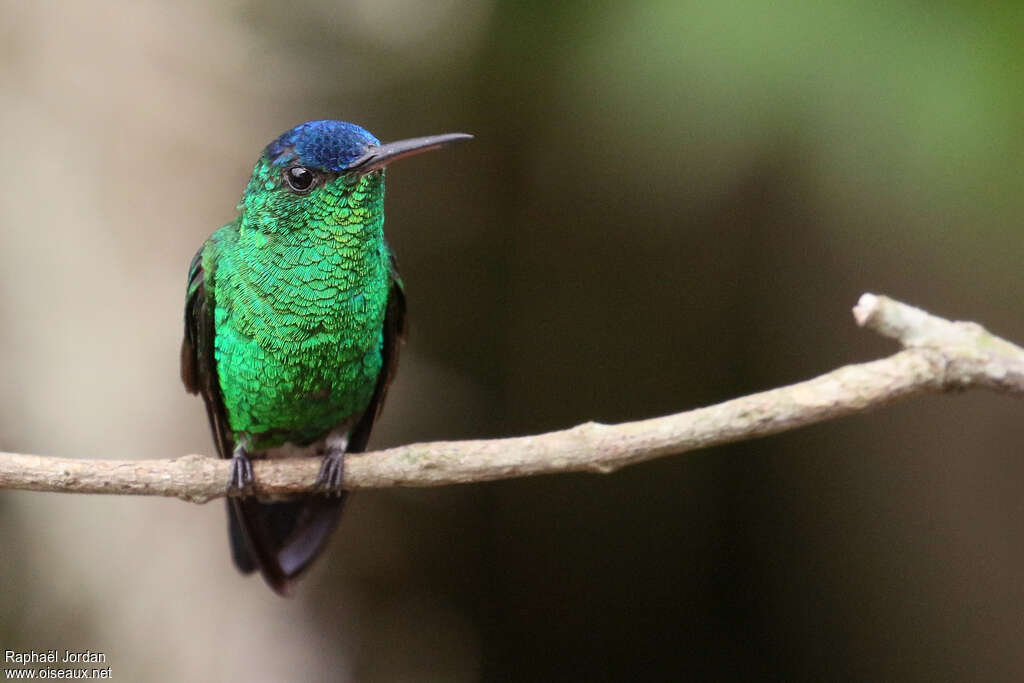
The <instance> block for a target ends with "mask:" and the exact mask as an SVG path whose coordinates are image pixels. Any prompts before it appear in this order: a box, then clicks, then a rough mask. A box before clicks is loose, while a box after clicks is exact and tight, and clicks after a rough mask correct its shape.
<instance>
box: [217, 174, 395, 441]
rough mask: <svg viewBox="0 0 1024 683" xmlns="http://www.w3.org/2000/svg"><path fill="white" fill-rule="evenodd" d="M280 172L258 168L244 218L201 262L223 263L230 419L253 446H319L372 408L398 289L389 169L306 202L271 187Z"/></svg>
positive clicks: (223, 371) (221, 336) (221, 328)
mask: <svg viewBox="0 0 1024 683" xmlns="http://www.w3.org/2000/svg"><path fill="white" fill-rule="evenodd" d="M275 175H276V176H279V175H280V169H276V168H274V167H272V166H271V165H270V164H268V163H267V162H261V163H260V164H258V165H257V168H256V170H255V172H254V174H253V181H252V182H251V183H250V184H249V188H248V189H247V191H246V194H245V197H244V198H243V201H242V204H241V206H240V209H241V211H242V213H241V216H240V217H239V220H237V221H236V222H235V223H233V224H231V225H227V226H225V227H224V228H221V229H220V230H219V231H217V233H215V234H214V236H213V238H212V239H211V240H210V241H209V242H208V243H207V246H206V248H205V249H204V254H203V264H204V269H206V270H207V271H209V270H210V265H209V264H214V263H215V264H216V280H215V282H216V285H215V294H214V298H215V300H216V301H217V305H216V308H215V314H214V315H215V318H214V320H215V327H216V344H215V358H216V362H217V372H218V376H219V379H220V387H221V392H222V394H223V397H224V404H225V407H226V409H227V412H228V420H229V423H230V425H231V428H232V430H233V431H234V432H235V436H236V439H237V438H238V437H239V436H240V435H242V434H245V435H248V436H250V437H251V438H252V447H253V448H254V449H255V450H261V449H264V448H270V447H273V446H279V445H281V444H282V443H284V442H286V441H291V442H296V443H303V442H306V441H309V440H312V439H317V438H319V437H322V436H323V435H324V434H325V433H326V432H328V431H329V430H330V429H331V428H332V427H334V426H336V425H337V424H338V423H339V422H341V421H342V419H344V418H346V417H349V416H352V415H356V414H358V413H359V412H361V411H362V410H363V409H364V408H366V405H367V404H368V403H369V400H370V397H371V396H372V394H373V390H374V387H375V385H376V382H377V376H378V375H379V374H380V370H381V346H382V344H383V335H382V330H383V323H384V313H385V309H386V306H387V299H388V293H389V291H390V289H391V281H392V267H391V255H390V252H389V250H388V247H387V244H386V243H385V242H384V235H383V224H384V213H383V200H384V179H383V171H379V172H377V173H373V174H371V175H368V176H362V177H358V178H346V177H341V178H338V179H337V180H335V181H334V182H333V183H329V184H327V185H325V186H324V187H321V188H317V189H314V190H313V191H312V192H311V193H310V194H309V195H306V196H303V197H295V196H294V195H291V196H289V195H284V194H282V193H280V192H275V191H274V190H267V189H266V187H267V185H273V184H274V183H273V180H271V179H270V178H271V177H272V176H275ZM268 217H270V219H269V220H268ZM225 302H228V303H225Z"/></svg>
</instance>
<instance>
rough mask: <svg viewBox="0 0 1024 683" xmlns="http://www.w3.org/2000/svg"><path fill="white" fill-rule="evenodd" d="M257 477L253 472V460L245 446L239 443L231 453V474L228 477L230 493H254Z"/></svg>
mask: <svg viewBox="0 0 1024 683" xmlns="http://www.w3.org/2000/svg"><path fill="white" fill-rule="evenodd" d="M253 482H255V477H253V474H252V460H250V459H249V452H248V451H247V450H246V449H245V446H244V445H242V444H238V445H237V446H235V452H234V453H232V454H231V475H230V476H229V477H228V493H229V494H235V495H239V494H240V495H247V494H251V493H252V488H253Z"/></svg>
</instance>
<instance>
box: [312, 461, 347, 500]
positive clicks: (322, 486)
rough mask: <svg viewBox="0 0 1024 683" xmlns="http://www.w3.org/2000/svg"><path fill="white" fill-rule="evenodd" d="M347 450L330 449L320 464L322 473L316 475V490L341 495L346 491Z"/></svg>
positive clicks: (314, 485)
mask: <svg viewBox="0 0 1024 683" xmlns="http://www.w3.org/2000/svg"><path fill="white" fill-rule="evenodd" d="M344 481H345V451H328V452H327V455H325V456H324V459H323V462H322V463H321V464H320V473H319V474H317V475H316V483H315V484H313V488H314V490H316V491H317V492H319V493H323V494H325V495H328V496H340V495H341V494H342V492H343V491H344V490H343V489H342V484H343V483H344Z"/></svg>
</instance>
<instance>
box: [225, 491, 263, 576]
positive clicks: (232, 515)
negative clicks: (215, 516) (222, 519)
mask: <svg viewBox="0 0 1024 683" xmlns="http://www.w3.org/2000/svg"><path fill="white" fill-rule="evenodd" d="M224 502H225V503H227V506H228V537H229V538H230V539H231V559H233V560H234V561H235V566H236V567H238V571H240V572H242V573H243V574H252V573H253V572H254V571H256V569H257V566H256V561H255V560H253V558H252V554H251V553H250V552H249V545H248V544H247V543H246V542H245V532H244V531H242V523H241V521H240V520H239V519H238V513H237V512H235V506H234V505H232V504H231V501H230V500H225V501H224Z"/></svg>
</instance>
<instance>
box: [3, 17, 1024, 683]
mask: <svg viewBox="0 0 1024 683" xmlns="http://www.w3.org/2000/svg"><path fill="white" fill-rule="evenodd" d="M1022 15H1024V9H1022V6H1021V5H1019V4H1018V3H1010V2H1005V3H981V2H954V1H952V0H947V1H939V2H931V3H920V2H908V1H906V0H894V1H892V2H886V3H883V2H867V1H863V2H857V1H854V0H847V1H840V0H833V1H831V2H822V3H803V2H786V1H783V2H768V1H765V0H761V1H756V2H733V1H728V0H726V1H723V2H715V3H696V2H681V1H679V0H676V1H667V0H662V1H639V2H627V3H621V2H610V1H607V0H597V1H593V0H592V1H590V2H582V1H580V0H570V1H568V2H561V3H548V2H537V1H532V0H531V1H524V2H495V1H488V0H446V1H444V2H440V3H429V2H420V1H419V0H357V1H355V2H324V1H322V0H305V1H300V2H292V3H270V2H267V3H260V2H253V1H246V0H232V1H226V2H217V3H212V4H208V3H205V2H200V1H198V0H188V1H186V2H179V3H170V2H167V3H162V2H155V1H153V0H143V1H142V2H137V3H117V2H113V1H111V0H99V1H96V2H83V3H66V2H54V1H49V2H48V1H46V0H42V1H39V2H33V3H24V2H14V1H13V0H9V1H7V2H4V3H2V4H0V36H2V37H0V101H2V104H3V106H2V107H0V125H2V130H3V131H4V134H3V139H4V143H3V148H4V161H3V163H2V164H0V176H2V178H0V226H2V228H0V293H2V297H0V327H2V333H0V449H3V450H8V451H17V452H25V453H40V454H53V455H65V456H78V457H83V458H90V457H112V458H165V457H174V456H178V455H181V454H184V453H211V452H212V445H211V442H210V437H209V434H208V430H207V425H206V418H205V416H204V412H203V407H202V405H201V401H199V400H198V399H196V398H194V397H190V396H187V395H186V394H185V392H184V390H183V389H182V387H181V384H180V382H179V380H178V345H179V343H180V339H181V332H182V324H181V311H182V306H183V296H184V285H185V271H186V268H187V266H188V263H189V260H190V259H191V257H192V254H193V253H194V252H195V250H196V249H197V248H198V246H199V245H200V244H201V242H202V240H203V239H205V237H206V236H207V235H208V234H209V233H210V232H211V231H212V230H214V229H215V228H216V227H217V226H219V225H221V224H222V223H225V222H227V221H228V220H230V219H231V218H232V217H233V215H234V206H235V203H236V202H237V199H238V197H239V196H240V194H241V191H242V189H243V187H244V184H245V182H246V180H247V178H248V175H249V172H250V170H251V167H252V163H253V162H254V161H255V159H256V156H257V155H258V153H259V151H260V149H261V148H262V147H263V145H265V144H266V143H267V142H268V141H270V140H271V139H273V138H274V137H275V136H277V135H278V134H279V133H280V132H282V131H284V130H286V129H288V128H290V127H291V126H293V125H295V124H297V123H299V122H301V121H304V120H308V119H316V118H339V119H343V120H350V121H354V122H357V123H359V124H361V125H363V126H365V127H367V128H369V129H370V130H371V131H373V132H374V133H375V134H376V135H377V136H378V137H380V138H381V139H397V138H403V137H410V136H415V135H424V134H430V133H439V132H445V131H456V130H464V131H469V132H473V133H475V134H476V136H477V138H476V140H475V141H473V142H472V143H471V144H468V145H462V146H459V147H457V148H455V149H451V150H447V151H445V152H444V153H439V154H432V155H427V156H424V157H420V158H417V159H415V160H410V161H407V162H402V164H399V165H397V166H395V167H394V168H393V169H392V170H391V172H390V173H389V180H388V182H389V195H388V223H387V232H388V235H389V239H390V241H391V244H392V246H393V248H394V250H395V252H396V253H397V255H398V258H399V260H400V263H401V267H402V270H403V275H404V278H405V282H406V285H407V290H408V296H409V306H410V315H411V324H412V329H411V336H410V340H409V343H408V345H407V346H406V348H405V351H404V355H403V364H402V367H401V369H400V372H399V378H398V381H397V383H396V385H395V386H394V387H393V389H392V391H391V394H390V396H389V403H388V405H387V407H386V409H385V411H384V415H383V418H382V420H381V422H380V423H379V426H378V429H377V431H376V433H375V438H374V440H373V445H376V446H388V445H395V444H399V443H406V442H413V441H420V440H427V439H455V438H463V437H496V436H506V435H516V434H526V433H532V432H538V431H542V430H548V429H553V428H558V427H565V426H570V425H573V424H576V423H579V422H583V421H586V420H599V421H605V422H615V421H622V420H630V419H636V418H642V417H647V416H652V415H656V414H663V413H668V412H675V411H678V410H683V409H686V408H692V407H696V406H700V405H705V404H708V403H713V402H717V401H721V400H724V399H728V398H731V397H735V396H738V395H741V394H745V393H749V392H753V391H756V390H760V389H765V388H769V387H773V386H776V385H780V384H784V383H789V382H793V381H797V380H801V379H805V378H807V377H810V376H813V375H815V374H818V373H821V372H824V371H826V370H829V369H831V368H834V367H837V366H839V365H842V364H846V363H851V362H858V361H863V360H868V359H872V358H875V357H878V356H882V355H885V354H888V353H890V352H892V351H894V348H893V345H892V344H891V343H889V342H887V341H885V340H882V339H879V338H876V337H874V336H873V335H871V334H869V333H867V332H864V331H861V330H859V329H858V328H856V326H855V325H854V323H853V320H852V317H851V315H850V308H851V306H852V305H853V304H854V303H855V302H856V300H857V298H858V296H859V295H860V294H861V293H862V292H864V291H875V292H880V293H886V294H889V295H892V296H895V297H898V298H901V299H903V300H906V301H909V302H911V303H914V304H916V305H920V306H923V307H925V308H927V309H929V310H931V311H933V312H935V313H938V314H941V315H944V316H947V317H953V318H968V319H974V320H978V321H981V322H983V323H984V324H986V325H987V326H988V327H989V328H990V329H992V330H993V331H995V332H997V333H999V334H1002V335H1004V336H1006V337H1008V338H1010V339H1016V340H1018V341H1021V340H1024V316H1022V309H1021V299H1022V296H1021V294H1022V292H1024V283H1022V282H1021V278H1020V272H1019V268H1020V264H1021V263H1024V239H1022V236H1021V234H1020V228H1019V226H1020V216H1021V212H1022V210H1024V196H1022V193H1021V191H1020V189H1021V184H1022V180H1024V178H1022V171H1024V156H1022V154H1024V127H1022V125H1021V111H1022V105H1024V88H1022V87H1021V84H1022V57H1024V43H1022V42H1021V39H1020V36H1021V29H1022V28H1024V21H1022V19H1024V16H1022ZM1021 415H1022V412H1021V405H1020V404H1019V403H1018V402H1015V401H1013V400H1012V399H1009V398H1006V397H999V396H992V395H987V394H980V393H979V394H973V393H972V394H966V395H959V396H943V397H928V398H924V399H915V400H913V401H910V402H908V403H904V404H900V405H897V406H893V407H891V408H887V409H885V410H883V411H880V412H876V413H872V414H868V415H862V416H857V417H854V418H850V419H846V420H842V421H839V422H835V423H831V424H826V425H821V426H816V427H812V428H808V429H804V430H801V431H798V432H793V433H789V434H784V435H781V436H777V437H772V438H769V439H763V440H759V441H755V442H749V443H743V444H739V445H736V446H733V447H728V448H715V449H710V450H707V451H702V452H697V453H692V454H687V455H682V456H677V457H671V458H665V459H662V460H659V461H656V462H652V463H649V464H644V465H640V466H636V467H633V468H630V469H627V470H624V471H621V472H619V473H616V474H613V475H610V476H596V475H584V474H576V475H565V476H552V477H544V478H537V479H529V480H519V481H507V482H496V483H491V484H486V485H478V486H461V487H448V488H440V489H434V490H387V491H371V492H365V493H360V494H358V495H357V496H355V497H354V498H353V499H352V501H351V503H350V506H349V509H348V512H347V515H346V517H345V519H344V521H343V523H342V526H341V529H340V531H339V533H338V534H337V535H336V537H335V539H334V541H333V542H332V545H331V547H330V549H329V551H328V552H327V554H326V556H325V557H324V558H323V559H322V560H321V561H320V562H319V563H318V564H317V565H316V566H315V567H314V569H313V570H312V571H311V572H310V574H309V576H308V577H307V578H306V579H305V581H304V582H303V583H302V584H301V585H300V588H299V590H298V593H297V596H296V597H295V598H294V599H292V600H288V601H284V600H280V599H278V598H276V597H275V596H274V595H272V594H271V592H270V591H269V589H267V588H266V587H265V586H264V585H263V584H262V582H261V581H260V580H259V579H257V578H252V579H249V580H245V579H243V578H241V577H239V576H238V575H237V574H236V573H235V571H234V569H233V567H232V565H231V563H230V560H229V555H228V547H227V538H226V532H225V526H226V525H225V519H224V510H223V506H222V504H220V503H213V504H210V505H206V506H194V505H187V504H185V503H182V502H178V501H173V500H157V499H141V498H128V497H86V496H70V495H51V494H38V493H21V492H6V493H3V494H2V496H0V515H2V520H3V521H2V522H0V547H2V551H0V580H2V582H0V649H15V650H21V649H35V650H45V649H49V648H71V649H85V648H91V649H93V650H98V651H101V652H104V653H106V654H107V656H108V663H109V665H110V666H111V667H112V672H113V675H114V678H115V679H116V680H124V681H127V680H225V679H233V680H252V681H276V680H295V681H305V680H308V681H318V680H334V679H337V680H359V681H473V680H487V681H534V680H587V681H598V680H669V679H680V678H688V679H690V680H721V681H725V680H790V681H796V680H806V681H820V680H830V681H840V680H849V681H880V680H899V681H939V680H948V681H967V680H985V681H1013V680H1021V679H1024V654H1022V652H1024V651H1022V649H1021V647H1020V642H1021V639H1022V637H1024V582H1022V581H1021V575H1022V573H1024V550H1022V549H1024V502H1022V497H1021V495H1020V493H1019V490H1020V484H1021V482H1024V462H1022V459H1021V458H1020V450H1021V446H1020V444H1021V425H1022V420H1021Z"/></svg>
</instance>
